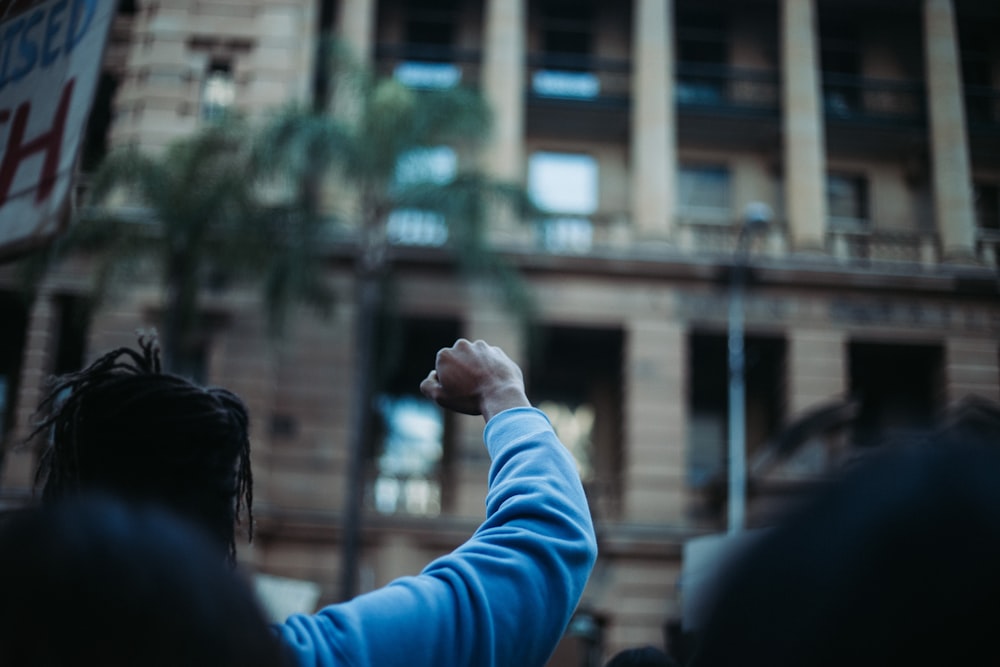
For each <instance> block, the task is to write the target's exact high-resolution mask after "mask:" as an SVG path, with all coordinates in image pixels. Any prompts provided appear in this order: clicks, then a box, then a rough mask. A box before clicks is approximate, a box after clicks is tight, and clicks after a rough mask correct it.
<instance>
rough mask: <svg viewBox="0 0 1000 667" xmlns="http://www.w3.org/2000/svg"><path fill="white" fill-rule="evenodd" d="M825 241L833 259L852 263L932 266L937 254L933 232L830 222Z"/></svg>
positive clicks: (936, 243) (935, 236) (937, 256)
mask: <svg viewBox="0 0 1000 667" xmlns="http://www.w3.org/2000/svg"><path fill="white" fill-rule="evenodd" d="M826 240H827V251H828V252H829V253H830V254H831V255H832V256H833V257H834V258H835V259H838V260H840V261H843V262H847V263H852V264H861V265H872V264H879V265H881V266H890V265H893V264H896V265H902V264H906V265H913V264H921V265H931V264H934V263H936V262H937V261H938V258H939V255H940V253H939V252H938V239H937V235H936V234H934V233H932V232H917V231H886V230H875V229H866V228H865V227H864V226H863V225H859V224H855V225H846V224H840V223H838V222H836V221H831V224H830V225H829V226H828V228H827V233H826Z"/></svg>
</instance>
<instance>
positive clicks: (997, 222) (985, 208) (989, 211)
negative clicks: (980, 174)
mask: <svg viewBox="0 0 1000 667" xmlns="http://www.w3.org/2000/svg"><path fill="white" fill-rule="evenodd" d="M973 193H974V196H975V199H976V224H977V225H978V227H979V229H982V230H989V231H993V232H1000V185H998V184H996V183H976V184H975V186H974V187H973Z"/></svg>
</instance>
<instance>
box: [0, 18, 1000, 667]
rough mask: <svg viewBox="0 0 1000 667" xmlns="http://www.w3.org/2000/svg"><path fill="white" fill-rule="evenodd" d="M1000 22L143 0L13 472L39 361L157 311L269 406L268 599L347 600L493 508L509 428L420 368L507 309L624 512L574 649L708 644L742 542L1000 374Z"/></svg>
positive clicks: (169, 344)
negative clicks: (452, 403)
mask: <svg viewBox="0 0 1000 667" xmlns="http://www.w3.org/2000/svg"><path fill="white" fill-rule="evenodd" d="M17 4H18V3H14V5H17ZM21 4H22V5H30V4H31V3H21ZM40 4H41V5H45V3H40ZM57 4H58V3H57ZM102 4H103V3H102ZM12 6H13V5H12ZM22 9H23V7H22ZM17 11H18V10H16V9H15V13H14V14H10V15H7V16H5V17H3V18H2V19H0V20H4V21H8V22H9V24H13V23H14V22H15V21H16V20H17V14H16V12H17ZM25 11H30V10H25ZM24 15H27V14H24ZM25 30H27V28H25ZM998 30H1000V5H998V4H997V3H996V2H992V1H989V0H836V1H834V0H742V1H739V2H737V1H736V0H732V1H726V0H698V1H695V0H572V1H570V0H407V1H403V0H328V1H325V2H324V1H322V0H319V1H317V0H274V1H268V0H131V1H127V0H121V1H120V2H119V3H118V5H117V14H116V15H115V16H114V18H113V22H112V24H111V28H110V34H109V37H108V40H107V46H106V48H105V50H104V54H103V59H102V61H101V65H100V74H99V77H98V79H97V82H96V86H95V92H94V98H93V104H92V108H91V111H90V115H89V121H88V123H87V125H86V131H85V136H84V142H83V147H82V150H81V152H80V156H79V160H78V169H77V171H76V176H75V182H74V187H73V190H72V192H71V193H69V195H68V205H69V209H68V210H69V214H68V216H69V217H68V219H67V221H68V223H69V224H68V227H67V231H66V232H65V233H64V234H62V235H61V236H59V237H57V238H56V240H55V241H53V242H52V243H49V244H47V245H45V246H44V247H43V248H41V249H39V250H38V251H36V252H32V253H19V254H18V256H17V257H15V258H11V259H9V260H7V261H5V262H3V263H2V264H0V323H2V326H0V436H2V438H3V440H2V443H3V448H2V450H0V502H2V503H3V506H4V507H13V506H17V505H20V504H22V503H25V502H28V501H29V499H30V498H31V482H32V474H33V469H34V464H35V453H34V452H31V451H19V450H17V449H16V445H17V443H18V442H19V441H20V439H21V438H23V436H24V435H26V432H27V429H28V427H29V426H30V423H31V413H32V411H33V410H34V408H35V407H36V405H37V403H38V401H39V400H40V398H41V396H42V395H43V381H44V379H45V378H46V377H48V376H49V375H51V374H52V373H61V372H66V371H69V370H74V369H78V368H80V367H81V366H82V365H83V364H85V363H86V362H88V361H90V360H92V359H94V358H95V357H96V356H98V355H99V354H101V353H102V352H104V351H107V350H108V349H110V348H112V347H115V346H119V345H130V344H132V343H134V341H135V331H136V330H137V329H140V328H144V329H149V328H152V327H156V328H157V329H158V331H159V332H160V337H161V341H162V343H163V347H164V351H165V354H166V361H167V364H168V366H169V367H170V368H171V369H172V370H175V371H177V372H181V373H183V374H186V375H189V376H191V377H193V378H195V379H197V380H199V381H201V382H204V383H206V384H214V385H222V386H225V387H227V388H229V389H232V390H233V391H235V392H237V393H238V394H240V395H241V396H242V397H243V398H244V399H245V400H246V402H247V404H248V406H249V408H250V412H251V416H252V420H253V421H252V441H253V464H254V477H255V482H256V484H255V492H254V496H255V497H254V501H255V503H254V504H255V515H256V518H257V525H256V534H255V539H254V542H253V544H252V545H249V546H248V545H245V544H241V545H240V558H241V561H242V562H243V563H244V565H245V566H246V567H247V568H248V569H250V570H251V571H252V572H255V573H258V574H259V575H260V590H261V592H262V595H264V596H265V598H266V599H267V600H268V601H269V603H270V604H271V605H272V607H273V609H275V610H276V611H275V613H276V614H281V613H287V611H290V610H303V609H304V610H311V609H312V608H314V607H316V606H318V605H322V604H325V603H329V602H333V601H336V600H339V599H344V598H346V597H350V596H351V595H353V594H355V593H357V592H359V591H364V590H369V589H372V588H374V587H377V586H380V585H383V584H385V583H386V582H388V581H390V580H392V579H393V578H396V577H398V576H401V575H405V574H414V573H416V572H418V571H419V570H420V569H421V568H422V566H423V565H425V564H426V563H427V562H429V561H430V560H431V559H432V558H434V557H435V556H437V555H439V554H442V553H445V552H447V551H449V550H451V549H453V548H454V547H456V546H458V545H459V544H460V543H461V542H462V541H463V540H464V539H465V538H466V537H467V536H468V535H469V534H471V532H472V531H473V530H474V529H475V528H476V526H477V525H478V523H479V520H480V518H481V517H482V515H483V501H484V495H485V485H486V477H487V471H488V466H489V460H488V457H487V455H486V453H485V451H484V449H483V447H482V444H481V434H482V420H481V419H479V418H471V417H459V416H453V415H445V414H443V413H442V412H441V411H439V410H438V409H436V408H435V407H434V406H433V405H431V404H429V403H428V402H427V401H425V400H424V399H423V398H422V397H421V396H420V393H419V389H418V384H419V382H420V380H421V379H422V378H423V377H424V376H425V375H426V374H427V372H428V371H429V370H430V368H431V367H432V364H433V361H434V354H435V352H436V351H437V350H438V349H439V348H441V347H445V346H448V345H450V344H451V343H452V342H453V341H454V340H455V339H456V338H457V337H459V336H463V337H467V338H470V339H475V338H484V339H486V340H487V341H489V342H491V343H493V344H496V345H500V346H501V347H503V348H504V349H505V350H506V351H507V352H508V353H510V354H511V356H512V357H514V358H515V360H517V361H518V362H519V363H521V364H522V366H523V368H524V370H525V374H526V378H527V382H528V388H529V396H530V397H531V399H532V400H533V402H535V404H536V405H538V406H539V407H541V408H542V409H544V410H545V411H546V413H547V414H548V415H549V416H550V418H551V419H552V421H553V423H554V424H555V426H556V428H557V430H558V432H559V434H560V436H561V438H562V439H563V441H564V442H565V443H566V445H567V446H568V447H569V448H570V449H571V450H572V451H573V453H574V455H575V456H576V458H577V461H578V463H579V469H580V473H581V476H582V477H583V480H584V483H585V486H586V489H587V492H588V494H589V498H590V503H591V507H592V511H593V515H594V518H595V521H596V526H597V531H598V539H599V545H600V552H601V554H600V559H599V561H598V564H597V567H596V570H595V572H594V575H593V577H592V579H591V581H590V584H589V586H588V588H587V591H586V593H585V596H584V599H583V602H582V603H581V606H580V609H579V611H578V613H577V615H576V617H575V618H574V620H573V622H572V624H571V626H570V628H569V630H568V631H567V635H566V638H565V639H564V641H563V643H562V645H561V646H560V647H559V650H558V651H557V653H556V655H555V656H554V657H553V660H552V662H551V665H557V666H566V667H569V666H577V665H580V666H592V665H599V664H601V661H602V660H603V659H605V658H606V657H607V656H609V655H611V654H612V653H614V652H616V651H618V650H620V649H621V648H624V647H628V646H634V645H638V644H648V643H651V644H658V645H662V644H664V643H666V645H667V646H668V647H669V648H670V650H671V651H672V652H674V653H675V654H676V655H678V656H681V657H683V655H684V651H685V647H686V645H687V643H686V637H688V636H689V633H690V632H692V631H694V630H696V629H697V614H696V610H697V603H698V599H699V591H700V590H702V589H701V585H702V583H703V581H704V579H705V572H710V568H711V564H712V563H713V562H714V559H715V558H716V557H717V556H718V554H719V553H720V552H721V551H723V550H724V549H725V545H726V544H728V543H730V542H731V541H732V540H739V539H741V536H742V535H743V533H745V532H752V531H753V530H754V529H756V528H759V527H761V526H765V525H767V522H768V520H769V517H770V516H772V513H773V512H774V511H775V509H776V508H780V507H781V506H782V505H783V504H784V503H786V502H788V500H789V499H792V498H794V497H796V495H797V494H800V493H802V492H804V491H807V490H808V489H809V488H810V486H811V485H814V484H816V483H817V482H818V481H819V480H822V478H823V476H824V475H827V474H829V473H830V472H832V471H835V470H836V469H837V468H838V467H839V466H842V465H844V464H845V463H846V462H849V461H851V460H853V459H854V458H855V457H857V456H863V455H864V454H865V452H866V451H870V450H871V449H872V448H873V447H879V446H886V445H885V444H884V443H886V442H889V441H892V440H894V439H900V438H905V437H906V436H908V435H911V434H913V433H917V432H919V431H921V430H922V429H926V428H927V427H929V426H930V425H931V424H932V422H933V420H934V419H935V417H936V416H937V415H939V414H940V413H941V412H942V411H943V410H945V409H947V408H948V407H949V406H952V405H954V404H956V403H957V402H959V401H961V400H963V399H966V398H968V397H981V398H985V399H989V400H994V401H995V400H998V399H1000V339H998V334H1000V301H998V299H997V296H998V289H997V286H998V273H997V270H998V247H1000V42H997V40H996V39H995V35H996V34H997V32H998ZM0 85H2V84H0ZM0 100H2V98H0ZM4 107H6V104H5V103H3V102H0V109H3V108H4ZM9 117H10V113H7V114H6V115H3V114H2V113H0V120H2V121H4V122H6V119H7V118H9ZM4 122H0V139H2V138H3V137H4V136H5V135H4V133H5V132H8V131H11V132H12V130H10V127H11V124H9V123H8V124H7V125H5V124H4ZM7 139H8V141H10V140H11V139H10V136H7Z"/></svg>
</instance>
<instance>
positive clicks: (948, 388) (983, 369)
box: [944, 337, 1000, 405]
mask: <svg viewBox="0 0 1000 667" xmlns="http://www.w3.org/2000/svg"><path fill="white" fill-rule="evenodd" d="M944 363H945V368H944V382H945V387H944V393H945V396H944V398H945V403H946V405H954V404H956V403H958V402H959V401H961V400H962V399H964V398H968V397H972V396H978V397H980V398H986V399H988V400H991V401H1000V344H998V343H997V340H996V338H981V339H977V338H964V337H963V338H949V339H948V340H947V341H946V342H945V362H944Z"/></svg>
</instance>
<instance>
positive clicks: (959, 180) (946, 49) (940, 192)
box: [924, 0, 976, 260]
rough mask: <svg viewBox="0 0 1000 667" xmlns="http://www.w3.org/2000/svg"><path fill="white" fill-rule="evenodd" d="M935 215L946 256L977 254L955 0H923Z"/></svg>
mask: <svg viewBox="0 0 1000 667" xmlns="http://www.w3.org/2000/svg"><path fill="white" fill-rule="evenodd" d="M924 42H925V43H924V52H925V53H926V58H927V106H928V113H929V121H930V130H931V155H932V158H933V159H932V171H933V179H934V181H933V182H934V216H935V220H936V222H937V226H938V230H939V232H940V234H941V249H942V254H943V257H944V259H955V260H971V259H972V258H973V257H974V256H975V243H976V217H975V211H974V209H973V203H972V176H971V169H970V166H969V143H968V135H967V133H966V128H965V103H964V96H963V91H962V72H961V67H960V63H959V56H958V37H957V34H956V29H955V10H954V7H953V5H952V0H924Z"/></svg>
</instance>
